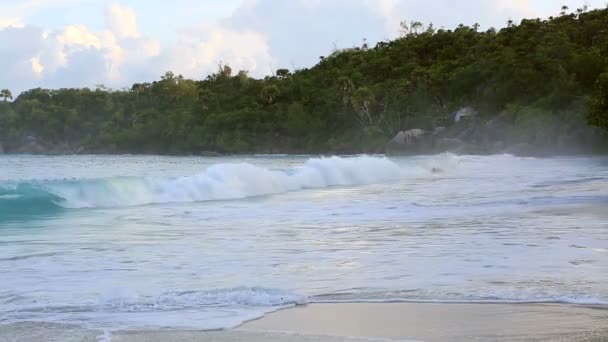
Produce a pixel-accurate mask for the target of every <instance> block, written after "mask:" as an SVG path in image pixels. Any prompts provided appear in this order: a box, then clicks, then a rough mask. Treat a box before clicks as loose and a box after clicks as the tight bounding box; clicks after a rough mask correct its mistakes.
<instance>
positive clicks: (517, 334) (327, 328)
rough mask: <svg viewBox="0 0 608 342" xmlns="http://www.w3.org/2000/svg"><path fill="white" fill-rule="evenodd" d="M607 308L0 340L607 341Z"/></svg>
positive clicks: (380, 314)
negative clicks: (219, 329)
mask: <svg viewBox="0 0 608 342" xmlns="http://www.w3.org/2000/svg"><path fill="white" fill-rule="evenodd" d="M607 339H608V309H607V308H606V307H601V306H598V307H583V306H575V305H556V304H439V303H437V304H434V303H344V304H311V305H306V306H299V307H295V308H292V309H286V310H280V311H277V312H275V313H271V314H268V315H266V316H264V317H263V318H261V319H258V320H255V321H251V322H248V323H245V324H244V325H242V326H240V327H238V328H236V329H231V330H223V331H207V332H204V331H116V332H110V333H108V332H105V333H104V332H101V331H94V330H84V329H82V328H78V327H75V326H65V325H58V324H41V323H20V324H14V325H5V326H2V327H0V341H19V342H21V341H23V342H26V341H27V342H29V341H113V342H144V341H150V342H155V341H159V342H160V341H217V342H229V341H230V342H232V341H302V342H308V341H606V340H607Z"/></svg>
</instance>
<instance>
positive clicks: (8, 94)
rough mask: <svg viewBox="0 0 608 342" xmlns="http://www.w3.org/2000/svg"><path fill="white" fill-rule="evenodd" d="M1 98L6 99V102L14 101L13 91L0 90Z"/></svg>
mask: <svg viewBox="0 0 608 342" xmlns="http://www.w3.org/2000/svg"><path fill="white" fill-rule="evenodd" d="M0 97H1V98H3V99H4V102H6V101H8V100H12V99H13V94H11V91H10V90H8V89H2V90H0Z"/></svg>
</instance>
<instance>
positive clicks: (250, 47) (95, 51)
mask: <svg viewBox="0 0 608 342" xmlns="http://www.w3.org/2000/svg"><path fill="white" fill-rule="evenodd" d="M106 26H107V29H105V30H102V31H100V32H94V31H92V30H91V29H89V28H88V27H87V26H84V25H67V26H65V27H63V28H61V29H58V30H51V31H46V30H43V29H42V28H38V27H33V26H23V27H19V28H17V27H6V28H3V29H0V60H1V62H2V63H3V66H4V68H5V70H9V71H8V72H4V73H0V85H1V86H2V87H9V88H12V89H13V90H14V92H20V91H22V90H25V89H27V88H33V87H49V88H57V87H82V86H88V87H91V86H94V85H96V84H105V85H108V86H111V87H118V88H120V87H124V86H129V85H130V84H132V83H134V82H142V81H151V80H153V79H157V78H158V76H159V75H161V74H162V73H164V72H165V71H167V70H172V71H174V72H176V73H180V74H183V75H184V76H187V77H197V78H202V77H205V76H206V75H207V74H209V73H211V72H215V71H216V70H217V65H218V63H219V62H220V61H222V62H223V63H225V64H230V65H231V66H232V67H233V68H234V69H236V70H238V69H245V70H250V71H251V72H252V73H253V74H255V75H258V76H262V75H263V74H267V73H268V72H270V68H269V66H270V65H271V64H272V58H271V56H270V52H269V47H268V43H267V41H266V38H265V36H264V35H262V34H260V33H258V32H255V31H253V30H248V29H243V30H236V29H232V28H229V27H222V26H220V25H210V26H197V27H191V28H187V29H182V30H179V31H178V32H176V37H177V41H176V43H175V44H174V45H173V46H171V47H165V48H163V47H161V45H160V43H159V42H158V41H157V40H156V39H154V38H152V37H148V36H145V35H143V34H140V33H139V31H138V27H137V17H136V15H135V12H133V11H132V10H130V9H126V8H123V7H120V6H118V5H112V6H110V7H109V8H108V10H107V11H106Z"/></svg>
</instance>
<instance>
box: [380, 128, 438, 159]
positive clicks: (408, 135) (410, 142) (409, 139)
mask: <svg viewBox="0 0 608 342" xmlns="http://www.w3.org/2000/svg"><path fill="white" fill-rule="evenodd" d="M431 147H432V134H431V133H430V132H427V131H425V130H422V129H419V128H414V129H410V130H407V131H401V132H398V133H397V134H396V135H395V136H394V137H393V139H391V140H390V141H389V142H388V143H387V144H386V150H387V151H388V152H389V153H392V154H413V153H421V152H423V151H424V150H427V149H429V148H431Z"/></svg>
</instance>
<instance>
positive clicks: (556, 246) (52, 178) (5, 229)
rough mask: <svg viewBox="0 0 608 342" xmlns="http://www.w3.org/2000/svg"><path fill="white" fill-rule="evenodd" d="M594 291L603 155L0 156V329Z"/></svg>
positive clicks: (607, 267)
mask: <svg viewBox="0 0 608 342" xmlns="http://www.w3.org/2000/svg"><path fill="white" fill-rule="evenodd" d="M395 301H404V302H409V301H411V302H463V303H469V302H472V303H477V302H493V303H496V302H497V303H520V302H523V303H529V302H533V303H536V302H541V303H545V302H547V303H580V304H607V303H608V158H605V157H559V158H558V157H556V158H521V157H515V156H511V155H494V156H457V155H453V154H440V155H433V156H416V157H398V158H397V157H396V158H392V157H391V158H389V157H385V156H380V155H374V156H365V155H360V156H340V157H338V156H333V157H318V156H299V155H298V156H291V155H259V156H233V157H220V158H204V157H167V156H131V155H123V156H93V155H89V156H87V155H83V156H8V155H7V156H0V324H10V323H18V322H26V321H27V322H32V321H33V322H57V323H68V324H76V325H78V326H82V327H85V328H90V329H102V330H107V331H112V330H121V329H123V330H124V329H221V328H231V327H236V326H238V325H240V324H242V323H243V322H245V321H248V320H251V319H255V318H258V317H261V316H262V315H264V314H266V313H268V312H271V311H275V310H278V309H281V308H285V307H289V306H294V305H299V304H306V303H315V302H395Z"/></svg>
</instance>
